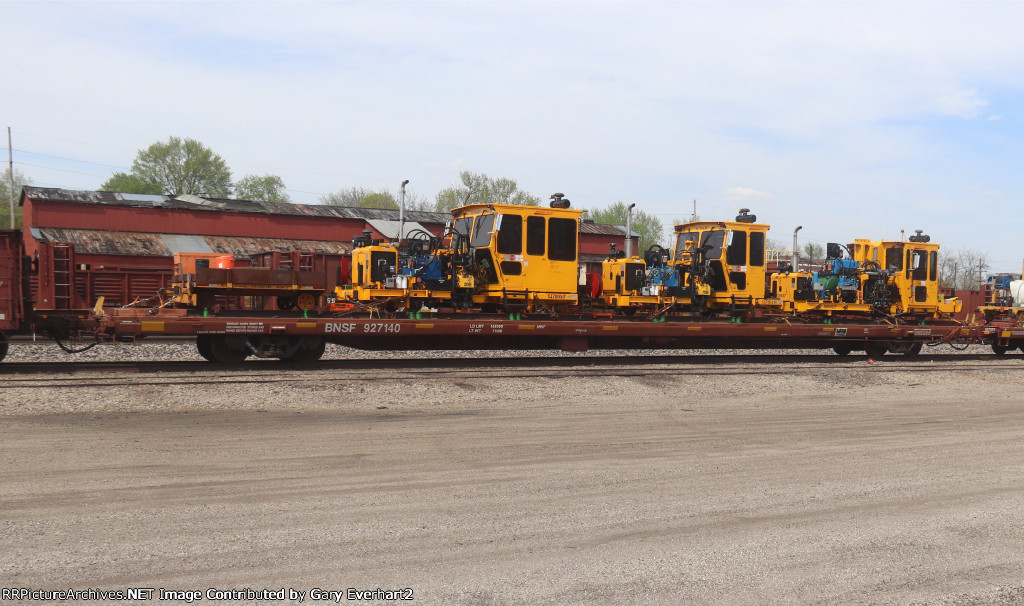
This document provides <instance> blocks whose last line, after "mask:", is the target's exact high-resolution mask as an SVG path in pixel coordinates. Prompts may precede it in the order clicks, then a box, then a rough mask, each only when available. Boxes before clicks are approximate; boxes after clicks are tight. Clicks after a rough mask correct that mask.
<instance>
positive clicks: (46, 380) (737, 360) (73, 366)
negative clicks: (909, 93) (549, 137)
mask: <svg viewBox="0 0 1024 606" xmlns="http://www.w3.org/2000/svg"><path fill="white" fill-rule="evenodd" d="M1022 363H1024V355H1020V354H1018V355H1006V356H995V355H992V354H937V355H922V356H916V357H909V356H898V355H892V356H886V357H885V358H882V359H881V360H880V361H877V362H875V361H872V363H871V365H870V366H868V364H869V362H868V358H867V356H864V355H859V356H858V355H850V356H836V355H821V356H814V355H806V354H805V355H787V354H783V355H766V354H757V355H752V354H716V355H710V356H704V355H696V354H695V355H690V356H640V357H627V356H592V357H586V358H583V357H571V358H567V357H555V356H544V357H527V358H507V357H499V358H448V359H440V360H438V359H410V358H402V359H390V360H389V359H360V360H357V359H347V360H323V361H320V362H316V363H313V364H309V365H305V366H296V365H295V364H289V363H284V362H279V361H273V360H253V361H249V362H246V363H245V364H244V365H242V366H228V365H224V364H212V363H207V362H161V361H135V362H95V361H91V362H72V363H64V364H59V365H55V364H53V363H50V362H21V363H4V364H3V365H2V366H0V386H3V387H9V388H52V387H58V386H59V387H61V388H67V389H77V388H85V387H121V386H133V385H138V384H140V379H142V377H145V379H144V383H145V385H147V386H161V385H182V384H185V383H187V384H189V385H197V386H199V385H229V384H270V383H279V384H301V383H308V382H309V381H310V380H311V374H310V373H316V375H315V377H312V378H313V379H314V380H315V381H317V382H319V383H325V382H341V381H348V382H351V381H364V382H379V381H394V380H395V374H394V372H395V371H401V373H402V375H401V376H402V377H403V378H404V379H417V378H438V376H439V373H440V374H443V375H444V376H445V377H446V378H451V379H484V378H486V379H500V378H522V377H523V376H524V371H528V372H529V374H530V376H535V377H537V378H548V379H557V378H561V377H568V376H574V377H587V376H594V377H613V376H622V377H634V378H635V377H657V376H675V375H678V374H680V373H686V372H698V371H699V372H700V374H703V375H732V376H739V375H758V374H765V373H776V372H781V371H783V370H793V371H799V372H801V373H814V372H816V371H820V372H828V371H832V370H835V369H842V368H848V369H856V370H860V371H868V372H873V373H888V372H897V371H899V372H903V371H908V370H913V371H918V372H929V373H931V372H947V371H950V370H957V371H961V372H962V371H965V370H966V371H971V370H977V371H992V370H1020V369H1021V367H1022Z"/></svg>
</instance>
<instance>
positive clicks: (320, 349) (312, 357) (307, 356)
mask: <svg viewBox="0 0 1024 606" xmlns="http://www.w3.org/2000/svg"><path fill="white" fill-rule="evenodd" d="M326 349H327V341H325V340H323V339H318V343H317V344H316V345H315V346H314V347H311V348H305V347H303V348H301V349H298V350H296V351H295V353H293V354H292V355H291V356H289V357H287V358H285V359H284V361H285V362H294V363H296V364H309V363H311V362H316V361H317V360H319V359H320V358H322V357H323V355H324V351H325V350H326Z"/></svg>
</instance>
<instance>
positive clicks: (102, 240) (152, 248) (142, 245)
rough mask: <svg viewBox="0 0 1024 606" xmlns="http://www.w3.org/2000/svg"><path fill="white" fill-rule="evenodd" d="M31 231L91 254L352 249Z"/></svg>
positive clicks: (347, 247)
mask: <svg viewBox="0 0 1024 606" xmlns="http://www.w3.org/2000/svg"><path fill="white" fill-rule="evenodd" d="M31 231H32V235H33V236H34V237H35V238H36V239H37V240H39V241H41V242H71V243H73V244H74V245H75V252H77V253H79V254H92V255H125V256H135V257H171V256H173V255H174V253H175V252H215V253H223V254H226V255H234V256H235V257H238V258H246V257H250V256H252V255H256V254H259V253H264V252H270V251H279V252H285V251H290V250H307V251H310V252H314V253H324V254H347V253H349V252H351V251H352V244H351V243H350V242H324V241H322V240H287V239H283V238H241V237H235V236H194V238H195V239H196V242H195V245H194V246H192V248H196V249H198V250H187V251H186V250H183V248H185V247H187V246H188V244H187V243H183V242H182V241H180V238H179V239H177V240H174V239H172V238H174V236H167V235H165V234H154V233H140V232H120V231H96V230H88V229H60V228H53V227H37V228H32V230H31Z"/></svg>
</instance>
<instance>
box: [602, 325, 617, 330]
mask: <svg viewBox="0 0 1024 606" xmlns="http://www.w3.org/2000/svg"><path fill="white" fill-rule="evenodd" d="M618 329H619V327H618V326H602V327H601V330H618Z"/></svg>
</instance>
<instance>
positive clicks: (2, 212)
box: [0, 169, 31, 229]
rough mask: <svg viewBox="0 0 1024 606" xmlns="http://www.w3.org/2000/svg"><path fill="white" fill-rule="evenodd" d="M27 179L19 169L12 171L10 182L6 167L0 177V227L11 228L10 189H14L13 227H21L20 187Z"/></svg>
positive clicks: (9, 172) (27, 181)
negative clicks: (12, 177)
mask: <svg viewBox="0 0 1024 606" xmlns="http://www.w3.org/2000/svg"><path fill="white" fill-rule="evenodd" d="M29 181H31V179H29V178H28V177H26V176H25V175H24V174H22V173H21V171H19V170H15V171H14V183H11V169H7V170H5V171H4V172H3V175H2V177H0V229H11V190H12V189H13V190H14V228H15V229H19V228H21V207H20V206H18V201H19V200H20V198H21V188H23V187H25V186H26V185H28V183H29Z"/></svg>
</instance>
